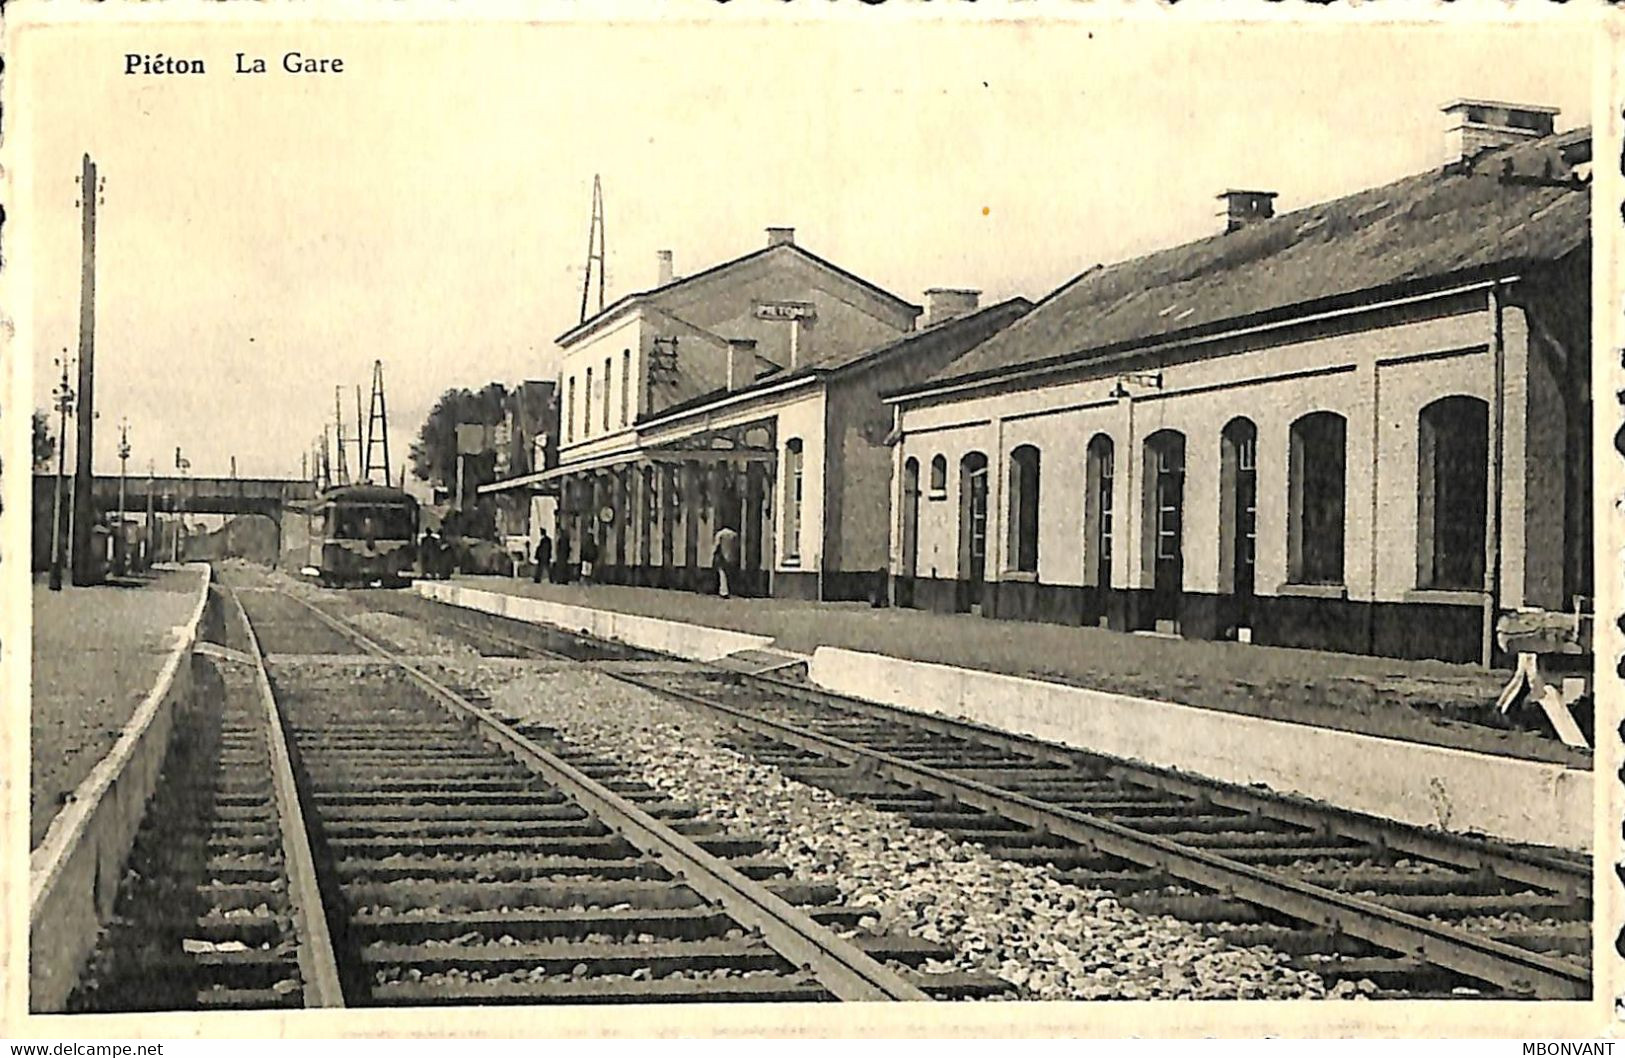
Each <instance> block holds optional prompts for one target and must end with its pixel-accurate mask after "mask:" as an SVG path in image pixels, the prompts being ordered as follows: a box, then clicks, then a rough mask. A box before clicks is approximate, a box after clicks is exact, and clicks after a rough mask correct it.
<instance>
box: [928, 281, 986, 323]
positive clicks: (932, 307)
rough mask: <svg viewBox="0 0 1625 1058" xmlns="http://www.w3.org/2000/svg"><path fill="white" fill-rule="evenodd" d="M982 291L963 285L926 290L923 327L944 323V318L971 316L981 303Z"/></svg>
mask: <svg viewBox="0 0 1625 1058" xmlns="http://www.w3.org/2000/svg"><path fill="white" fill-rule="evenodd" d="M981 301H982V292H981V291H980V290H967V289H964V288H962V287H932V288H931V289H930V290H927V291H926V292H925V320H924V321H923V322H922V323H921V324H920V326H922V327H930V326H932V325H933V324H938V323H942V322H943V321H944V320H951V319H956V318H957V317H960V316H969V315H970V314H971V313H973V312H975V311H976V310H977V308H978V307H979V306H980V305H981Z"/></svg>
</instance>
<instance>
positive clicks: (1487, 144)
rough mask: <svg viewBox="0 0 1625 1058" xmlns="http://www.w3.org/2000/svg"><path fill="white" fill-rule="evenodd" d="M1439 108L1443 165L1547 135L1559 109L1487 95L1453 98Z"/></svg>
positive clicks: (1549, 133)
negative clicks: (1443, 115) (1443, 128)
mask: <svg viewBox="0 0 1625 1058" xmlns="http://www.w3.org/2000/svg"><path fill="white" fill-rule="evenodd" d="M1439 109H1440V110H1441V111H1443V112H1444V114H1445V131H1444V150H1445V158H1444V160H1445V164H1447V165H1449V164H1452V163H1455V162H1464V161H1468V160H1469V159H1471V158H1472V157H1473V156H1474V155H1476V154H1478V153H1479V152H1480V151H1485V150H1489V149H1492V148H1495V147H1510V146H1512V145H1513V144H1516V143H1527V142H1529V141H1530V140H1538V139H1540V138H1541V137H1542V136H1550V135H1551V134H1552V132H1553V129H1554V128H1555V126H1556V122H1557V115H1558V114H1559V113H1560V111H1559V110H1558V109H1557V108H1556V107H1543V106H1533V105H1527V104H1523V103H1499V102H1496V101H1494V100H1490V99H1453V100H1451V101H1450V102H1448V103H1446V104H1445V105H1444V106H1442V107H1440V108H1439Z"/></svg>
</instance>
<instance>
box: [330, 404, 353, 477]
mask: <svg viewBox="0 0 1625 1058" xmlns="http://www.w3.org/2000/svg"><path fill="white" fill-rule="evenodd" d="M343 390H344V387H343V386H334V387H333V429H334V430H335V431H336V434H335V436H336V437H337V440H338V449H339V467H338V478H337V484H340V485H348V484H349V483H350V468H349V465H348V463H347V462H346V461H345V458H344V412H343V410H342V409H341V406H340V402H339V394H340V393H342V392H343Z"/></svg>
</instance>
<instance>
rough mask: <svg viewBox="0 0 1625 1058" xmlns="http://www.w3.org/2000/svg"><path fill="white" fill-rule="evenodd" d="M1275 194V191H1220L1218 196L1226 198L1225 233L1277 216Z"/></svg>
mask: <svg viewBox="0 0 1625 1058" xmlns="http://www.w3.org/2000/svg"><path fill="white" fill-rule="evenodd" d="M1275 196H1276V193H1275V192H1274V191H1237V190H1230V191H1221V192H1219V195H1218V197H1219V198H1222V199H1224V231H1225V234H1226V235H1228V234H1230V233H1231V232H1233V231H1240V230H1241V229H1242V228H1245V227H1246V226H1247V225H1249V224H1256V223H1258V222H1259V221H1261V220H1269V219H1270V218H1271V217H1273V216H1275Z"/></svg>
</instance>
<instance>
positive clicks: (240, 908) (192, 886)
mask: <svg viewBox="0 0 1625 1058" xmlns="http://www.w3.org/2000/svg"><path fill="white" fill-rule="evenodd" d="M228 599H229V597H228ZM225 627H226V630H227V631H226V638H227V642H228V644H231V645H228V646H227V647H226V648H225V649H215V650H214V651H213V653H214V654H215V657H216V659H217V669H216V671H217V673H218V674H219V677H220V681H221V682H220V686H218V687H215V688H211V689H208V690H207V691H206V692H205V693H203V694H200V695H198V696H197V697H196V699H195V700H194V701H193V703H192V706H191V710H190V712H188V713H183V714H182V715H181V716H180V717H178V722H177V724H176V734H175V736H174V737H173V740H172V743H171V746H170V749H169V752H168V755H167V757H166V759H165V765H164V770H163V778H162V779H161V780H160V782H159V784H158V787H157V789H156V791H155V793H154V802H153V804H151V805H150V806H149V807H148V811H147V814H146V817H145V822H144V823H143V826H142V829H141V830H140V832H139V833H138V835H137V838H136V842H135V846H134V848H133V849H132V851H131V856H130V862H129V865H128V867H127V868H126V871H125V875H124V879H123V882H122V884H121V887H120V891H119V894H118V898H117V903H116V905H115V917H114V919H113V920H112V922H111V924H110V927H109V929H108V932H107V934H106V935H105V937H104V939H103V941H102V943H101V945H100V946H99V948H98V950H97V951H96V953H95V954H94V955H93V957H92V962H91V965H90V967H89V968H88V969H87V971H86V972H85V973H84V974H82V975H81V978H80V982H79V985H78V987H77V989H76V990H75V992H74V994H73V995H72V996H71V997H70V999H69V1002H68V1009H69V1010H71V1011H81V1012H106V1011H128V1010H176V1009H210V1010H252V1009H267V1008H272V1009H274V1008H286V1007H301V1006H310V1007H315V1006H336V1005H339V1004H340V1003H341V1002H342V996H341V995H340V992H339V988H338V977H337V974H336V969H335V966H334V963H333V957H332V950H331V947H330V946H329V944H328V938H327V934H326V924H325V922H323V921H322V919H321V916H320V914H319V911H320V897H319V895H318V893H317V889H316V879H315V875H314V873H313V871H312V866H313V865H312V859H311V853H310V847H309V844H308V842H307V841H306V837H305V832H304V823H303V818H302V815H301V812H300V808H299V804H298V794H297V791H296V789H295V784H294V779H293V773H292V770H291V766H290V763H289V758H288V753H287V745H286V743H285V741H284V740H283V738H282V732H281V730H280V728H279V727H278V725H277V717H276V714H275V703H274V700H273V699H272V698H271V695H270V687H269V685H268V684H267V683H266V679H265V672H264V668H263V666H261V665H260V664H259V663H258V647H257V644H256V643H255V641H254V633H253V630H252V629H251V628H250V627H249V626H248V623H247V621H246V619H245V618H244V617H243V613H242V610H241V608H240V607H237V606H236V605H235V601H234V600H231V601H229V602H228V611H227V613H226V614H225Z"/></svg>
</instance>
